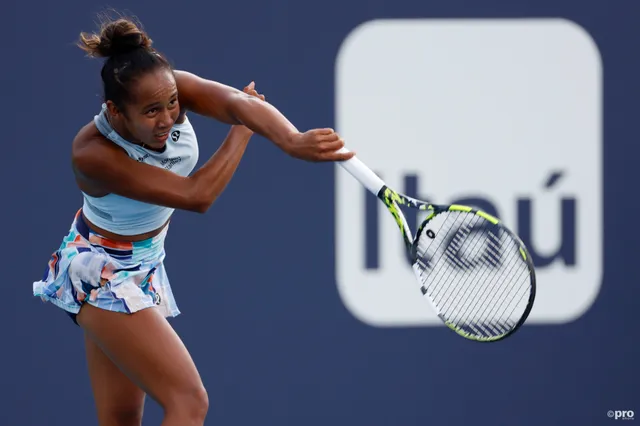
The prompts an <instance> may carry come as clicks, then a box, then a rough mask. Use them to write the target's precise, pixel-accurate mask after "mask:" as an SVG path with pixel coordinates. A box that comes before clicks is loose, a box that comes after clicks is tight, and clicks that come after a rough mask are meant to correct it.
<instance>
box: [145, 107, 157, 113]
mask: <svg viewBox="0 0 640 426" xmlns="http://www.w3.org/2000/svg"><path fill="white" fill-rule="evenodd" d="M156 112H158V108H151V109H150V110H148V111H147V115H153V114H155V113H156Z"/></svg>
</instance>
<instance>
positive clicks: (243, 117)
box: [229, 94, 299, 152]
mask: <svg viewBox="0 0 640 426" xmlns="http://www.w3.org/2000/svg"><path fill="white" fill-rule="evenodd" d="M230 105H231V106H230V109H229V110H230V113H231V114H232V116H233V118H234V119H235V120H237V121H238V122H240V123H242V124H244V125H245V126H247V127H248V128H249V129H251V130H253V131H254V132H256V133H257V134H259V135H261V136H264V137H265V138H267V139H269V140H270V141H272V142H273V143H274V144H276V145H277V146H278V147H279V148H280V149H282V150H283V151H285V152H288V150H289V148H290V146H291V144H292V142H293V137H294V136H295V135H297V134H298V133H299V132H298V129H297V128H296V127H295V126H294V125H293V124H292V123H291V122H290V121H289V120H288V119H287V118H286V117H285V116H284V115H283V114H282V113H281V112H280V111H279V110H278V109H277V108H275V107H274V106H273V105H271V104H269V103H267V102H265V101H261V100H259V99H256V98H253V97H250V96H243V94H241V95H238V98H237V99H236V100H234V101H233V102H231V103H230Z"/></svg>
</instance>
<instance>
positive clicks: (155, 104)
mask: <svg viewBox="0 0 640 426" xmlns="http://www.w3.org/2000/svg"><path fill="white" fill-rule="evenodd" d="M176 96H178V91H177V90H176V91H175V92H173V94H172V95H171V98H175V97H176ZM171 98H170V99H171ZM157 105H160V102H154V103H152V104H149V105H146V106H144V107H143V108H142V109H149V108H151V107H154V106H157Z"/></svg>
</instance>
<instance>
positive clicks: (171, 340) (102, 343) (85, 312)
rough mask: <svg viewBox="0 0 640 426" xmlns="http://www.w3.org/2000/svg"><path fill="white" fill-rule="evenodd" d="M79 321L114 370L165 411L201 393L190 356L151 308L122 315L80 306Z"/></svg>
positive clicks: (162, 318)
mask: <svg viewBox="0 0 640 426" xmlns="http://www.w3.org/2000/svg"><path fill="white" fill-rule="evenodd" d="M77 320H78V324H79V325H80V326H81V327H82V328H83V329H84V330H85V333H86V334H87V335H88V336H89V337H90V338H91V340H92V341H94V342H95V343H96V344H97V346H98V347H99V348H100V349H101V350H102V351H103V352H104V354H106V355H107V356H108V357H109V359H111V360H112V361H113V363H114V364H115V365H116V366H117V367H118V369H119V370H121V371H122V372H123V373H124V374H125V375H126V376H127V377H128V378H129V379H130V380H131V381H132V382H133V383H134V384H135V385H137V386H138V387H139V388H140V389H142V390H143V391H144V392H146V393H147V394H148V395H149V396H150V397H152V398H153V399H155V400H156V401H157V402H158V403H159V404H160V405H162V406H163V407H166V406H167V404H170V403H172V402H173V401H172V400H173V399H174V398H176V397H180V396H181V395H184V394H194V393H202V392H204V386H203V384H202V381H201V379H200V375H199V373H198V371H197V369H196V367H195V365H194V363H193V360H192V358H191V356H190V355H189V352H188V351H187V349H186V347H185V346H184V344H183V343H182V341H181V340H180V338H179V337H178V335H177V334H176V332H175V331H174V330H173V328H172V327H171V325H170V324H169V322H168V321H167V320H166V319H165V318H164V317H163V316H162V315H161V314H160V313H159V312H158V311H157V310H156V309H155V308H147V309H143V310H141V311H139V312H136V313H134V314H124V313H119V312H111V311H107V310H104V309H100V308H96V307H94V306H92V305H90V304H84V305H83V307H82V309H81V310H80V313H79V314H78V317H77Z"/></svg>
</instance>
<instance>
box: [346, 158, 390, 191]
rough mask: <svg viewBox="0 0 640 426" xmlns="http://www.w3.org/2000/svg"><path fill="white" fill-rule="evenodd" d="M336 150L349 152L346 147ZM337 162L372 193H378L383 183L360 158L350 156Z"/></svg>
mask: <svg viewBox="0 0 640 426" xmlns="http://www.w3.org/2000/svg"><path fill="white" fill-rule="evenodd" d="M337 152H339V153H341V154H342V153H346V152H351V151H349V150H348V149H347V148H344V147H343V148H341V149H340V150H338V151H337ZM338 164H340V166H342V168H343V169H345V170H346V171H347V172H349V173H350V174H351V176H353V177H354V178H356V179H357V180H358V181H360V183H361V184H362V185H364V187H365V188H367V189H368V190H369V191H371V192H372V193H373V195H378V192H380V189H382V187H383V186H384V185H385V183H384V182H383V181H382V179H380V178H379V177H378V175H376V174H375V173H373V171H372V170H371V169H370V168H369V167H367V166H366V165H365V164H364V163H363V162H362V161H360V159H358V158H357V157H355V156H354V157H351V158H350V159H349V160H346V161H338Z"/></svg>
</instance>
